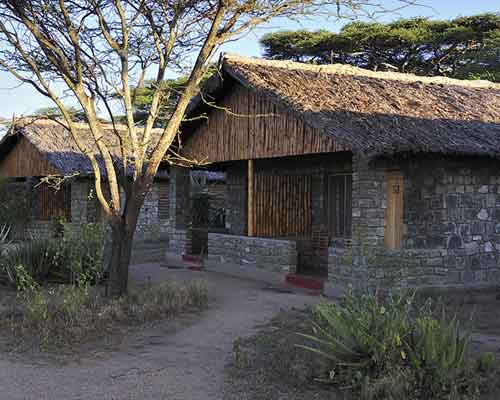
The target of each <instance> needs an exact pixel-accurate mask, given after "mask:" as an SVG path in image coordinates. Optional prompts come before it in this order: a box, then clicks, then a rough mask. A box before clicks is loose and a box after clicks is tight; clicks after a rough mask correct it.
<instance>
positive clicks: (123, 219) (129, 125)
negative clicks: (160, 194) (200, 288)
mask: <svg viewBox="0 0 500 400" xmlns="http://www.w3.org/2000/svg"><path fill="white" fill-rule="evenodd" d="M393 1H397V2H400V3H405V4H406V3H413V0H393ZM332 3H333V5H335V6H336V8H337V11H341V10H343V9H346V10H350V11H352V12H354V13H356V12H359V11H360V10H362V9H363V7H362V6H366V5H369V6H370V7H371V8H370V11H377V10H382V9H383V8H382V5H379V4H377V3H375V2H372V1H369V0H336V1H333V2H332V1H326V0H0V68H1V69H3V70H4V71H8V72H10V73H11V74H12V75H14V76H15V77H16V78H17V79H19V80H20V81H21V82H23V83H26V84H29V85H32V86H33V87H34V88H35V89H36V90H37V91H38V92H39V93H41V94H42V95H44V96H46V97H48V98H50V99H51V100H52V101H53V102H54V103H55V105H56V106H57V108H58V109H59V110H60V113H61V115H62V120H61V123H63V124H64V125H65V126H66V128H67V129H68V130H69V132H70V133H71V135H72V137H73V139H74V141H75V143H76V144H77V146H78V148H79V149H80V151H82V153H84V154H85V155H86V156H87V157H88V158H89V160H90V162H91V164H92V167H93V171H94V177H95V191H96V196H97V198H98V200H99V202H100V204H101V206H102V209H103V210H104V214H105V216H106V218H107V221H108V222H109V224H110V226H111V231H112V255H111V261H110V266H109V282H108V293H109V294H110V295H121V294H123V293H125V292H126V290H127V282H128V266H129V261H130V253H131V246H132V240H133V235H134V232H135V229H136V224H137V218H138V215H139V211H140V208H141V206H142V204H143V201H144V198H145V196H146V194H147V193H148V191H149V190H150V188H151V185H152V182H153V178H154V176H155V174H156V172H157V169H158V167H159V165H160V163H161V162H162V161H165V160H166V161H168V162H174V159H173V158H172V157H171V156H168V155H167V151H168V149H169V147H170V146H171V144H172V143H173V142H174V140H175V138H176V136H177V135H178V131H179V126H180V124H181V122H182V120H183V115H184V113H185V111H186V108H187V106H188V104H189V101H190V99H191V98H192V97H193V96H194V95H195V94H196V93H197V90H198V86H199V84H200V81H201V80H202V78H203V76H204V74H205V73H206V70H207V68H208V66H209V64H210V58H211V56H212V55H213V54H214V52H216V51H217V49H218V48H219V47H220V46H221V45H222V44H224V43H225V42H227V41H230V40H234V39H235V38H236V37H238V36H239V35H241V34H244V33H245V32H248V31H249V30H251V29H254V28H255V27H256V26H258V25H260V24H263V23H266V22H267V21H269V20H270V19H272V18H275V17H297V16H299V15H304V14H308V13H315V12H324V11H326V10H329V7H328V5H331V4H332ZM322 6H323V7H324V6H326V8H321V7H322ZM171 72H184V73H186V72H187V76H188V78H187V79H186V81H185V82H184V84H183V88H182V93H180V94H179V95H178V96H177V98H176V104H175V106H174V107H173V108H172V111H171V113H170V115H169V117H170V118H169V119H168V120H167V121H165V122H164V123H163V126H162V127H161V133H160V134H159V135H157V134H156V131H154V130H153V127H154V126H155V125H156V122H157V119H158V116H159V115H160V110H161V104H162V101H163V99H164V97H165V96H166V95H168V91H166V90H165V84H164V82H165V78H166V77H167V74H168V73H171ZM145 81H147V82H148V87H149V88H150V102H151V103H150V106H149V107H148V115H147V117H146V118H145V119H141V121H140V123H138V121H136V118H135V115H134V102H135V99H134V94H135V93H136V92H137V91H136V90H135V88H138V87H139V88H140V87H142V86H143V85H144V82H145ZM61 87H62V88H64V90H63V91H61ZM68 93H69V94H70V95H71V96H72V97H74V98H75V99H76V100H77V102H78V104H79V107H81V109H82V111H83V114H84V115H85V120H86V121H87V123H88V128H89V129H88V132H87V133H85V131H82V130H80V129H78V126H77V124H76V123H75V122H74V119H73V118H72V113H71V110H70V109H68V107H66V106H65V104H64V97H63V96H64V95H67V94H68ZM102 113H107V115H108V118H109V120H110V121H111V124H112V125H113V132H114V134H115V135H116V138H117V140H118V141H119V144H120V146H119V147H120V153H121V156H120V157H119V158H117V157H113V153H112V152H111V149H110V146H109V143H108V142H107V141H106V140H104V139H103V136H104V129H105V128H106V129H108V128H109V127H105V126H104V124H103V122H102V120H101V119H100V118H99V116H102ZM115 115H121V116H123V115H124V118H123V120H124V122H123V123H124V125H125V128H123V127H121V128H120V129H118V127H117V126H116V122H117V121H116V118H115ZM86 135H87V136H88V137H86ZM89 141H90V142H91V143H93V145H92V146H87V143H89ZM96 149H97V150H96ZM101 168H102V170H101ZM130 171H131V172H130Z"/></svg>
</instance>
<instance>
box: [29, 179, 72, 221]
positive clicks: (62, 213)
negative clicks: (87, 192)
mask: <svg viewBox="0 0 500 400" xmlns="http://www.w3.org/2000/svg"><path fill="white" fill-rule="evenodd" d="M34 195H35V219H37V220H39V221H53V220H55V219H58V218H63V219H64V220H65V221H67V222H70V221H71V185H69V184H65V185H63V186H62V187H61V188H60V189H58V190H56V189H54V188H53V187H51V186H49V185H47V184H45V183H42V184H40V185H38V186H37V187H35V192H34Z"/></svg>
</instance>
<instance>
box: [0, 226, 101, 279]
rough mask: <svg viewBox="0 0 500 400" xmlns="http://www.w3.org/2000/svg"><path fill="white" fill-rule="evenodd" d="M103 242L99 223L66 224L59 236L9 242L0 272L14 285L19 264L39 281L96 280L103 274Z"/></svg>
mask: <svg viewBox="0 0 500 400" xmlns="http://www.w3.org/2000/svg"><path fill="white" fill-rule="evenodd" d="M105 245H106V241H105V235H104V228H103V227H102V226H101V225H98V224H83V225H80V226H78V227H72V228H71V229H68V228H67V227H66V228H65V232H64V236H63V237H62V238H60V239H34V240H30V241H25V242H21V243H18V244H16V245H13V246H11V248H10V249H9V250H8V251H6V252H5V254H4V256H3V257H2V259H1V261H0V274H1V275H2V276H3V279H4V280H5V281H7V282H8V283H10V284H11V285H12V286H15V287H18V281H19V279H18V277H17V271H18V270H19V268H18V267H22V268H23V271H24V272H26V273H28V274H30V275H31V277H32V278H33V279H34V280H35V281H36V282H38V283H42V282H46V281H51V282H71V283H79V284H81V285H84V284H86V283H87V282H88V283H95V282H97V281H99V280H100V279H101V278H102V277H103V275H104V269H105V255H104V252H105Z"/></svg>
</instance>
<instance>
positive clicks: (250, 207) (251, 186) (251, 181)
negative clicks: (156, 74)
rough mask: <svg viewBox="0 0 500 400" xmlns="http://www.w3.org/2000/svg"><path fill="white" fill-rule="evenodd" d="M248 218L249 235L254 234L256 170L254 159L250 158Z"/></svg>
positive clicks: (248, 170)
mask: <svg viewBox="0 0 500 400" xmlns="http://www.w3.org/2000/svg"><path fill="white" fill-rule="evenodd" d="M247 185H248V186H247V200H248V201H247V218H248V223H247V225H248V227H247V232H248V236H253V235H254V232H255V225H254V224H255V221H254V217H255V214H254V209H253V206H254V205H253V199H254V193H253V191H254V170H253V160H248V163H247Z"/></svg>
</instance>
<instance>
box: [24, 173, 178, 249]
mask: <svg viewBox="0 0 500 400" xmlns="http://www.w3.org/2000/svg"><path fill="white" fill-rule="evenodd" d="M69 184H70V185H71V219H70V221H67V222H66V225H68V226H69V227H71V226H72V225H78V224H83V223H87V222H100V221H102V220H103V218H102V215H101V212H100V211H99V208H98V207H99V206H98V205H97V200H96V199H95V189H94V183H93V181H92V180H90V179H74V180H72V181H71V182H70V183H69ZM158 199H159V193H158V186H157V185H154V184H153V188H152V189H151V191H150V193H148V195H147V196H146V199H145V201H144V204H143V206H142V208H141V212H140V214H139V219H138V222H137V230H136V234H135V239H136V240H139V241H154V240H159V239H160V238H161V237H163V236H166V235H167V234H168V232H169V225H170V224H169V220H168V219H160V218H159V216H158V204H159V203H158ZM96 207H97V208H96ZM96 210H97V211H96ZM32 218H34V217H32ZM55 228H56V224H55V221H39V220H36V219H33V220H32V221H31V222H30V223H29V224H28V226H27V227H26V232H27V236H28V237H33V238H49V237H53V236H54V234H55Z"/></svg>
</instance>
